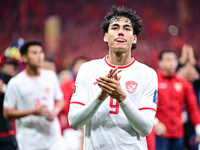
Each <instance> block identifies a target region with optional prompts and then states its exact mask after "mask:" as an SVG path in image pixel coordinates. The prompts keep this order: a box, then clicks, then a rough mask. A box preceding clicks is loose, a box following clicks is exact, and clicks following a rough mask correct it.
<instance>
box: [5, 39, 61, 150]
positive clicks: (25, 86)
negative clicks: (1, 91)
mask: <svg viewBox="0 0 200 150" xmlns="http://www.w3.org/2000/svg"><path fill="white" fill-rule="evenodd" d="M20 53H21V56H22V61H23V62H24V63H25V65H26V68H25V70H23V71H22V72H20V73H19V74H18V75H16V76H15V77H13V78H12V79H11V80H10V82H9V83H8V86H7V89H6V93H5V98H4V116H5V118H7V119H16V126H17V141H18V146H19V149H20V150H36V149H38V150H63V146H64V145H63V142H62V136H61V132H60V125H59V122H58V119H57V115H58V113H59V112H60V110H61V109H62V107H63V94H62V92H61V90H60V86H59V83H58V79H57V77H56V74H55V73H54V72H53V71H49V70H43V69H40V67H41V65H42V63H43V60H44V53H43V50H42V46H41V43H40V42H39V41H36V40H30V41H27V42H26V43H25V44H24V45H23V46H22V47H21V48H20Z"/></svg>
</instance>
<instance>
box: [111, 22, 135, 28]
mask: <svg viewBox="0 0 200 150" xmlns="http://www.w3.org/2000/svg"><path fill="white" fill-rule="evenodd" d="M112 26H117V27H119V24H117V23H114V24H111V27H112ZM123 27H130V28H131V27H132V25H131V24H124V25H123Z"/></svg>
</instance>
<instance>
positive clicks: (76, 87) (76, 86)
mask: <svg viewBox="0 0 200 150" xmlns="http://www.w3.org/2000/svg"><path fill="white" fill-rule="evenodd" d="M77 92H78V83H76V84H75V85H74V92H73V95H76V94H77Z"/></svg>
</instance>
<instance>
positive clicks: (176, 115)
mask: <svg viewBox="0 0 200 150" xmlns="http://www.w3.org/2000/svg"><path fill="white" fill-rule="evenodd" d="M177 65H178V59H177V56H176V54H175V52H174V51H172V50H164V51H162V52H161V53H160V55H159V67H160V70H159V71H158V72H157V75H158V109H157V113H156V117H157V119H155V120H157V121H156V122H155V127H154V129H155V134H156V150H176V149H178V150H183V149H184V148H183V145H184V143H183V135H184V126H183V121H182V117H181V115H182V111H183V106H184V105H185V104H186V107H187V111H188V113H189V115H190V119H191V122H192V124H193V126H194V127H195V131H196V138H195V142H197V143H198V142H200V116H199V110H198V104H197V99H196V96H195V93H194V90H193V87H192V86H191V84H190V83H189V82H188V81H187V80H186V79H184V78H181V77H180V76H178V75H177V74H176V68H177ZM194 144H195V143H194Z"/></svg>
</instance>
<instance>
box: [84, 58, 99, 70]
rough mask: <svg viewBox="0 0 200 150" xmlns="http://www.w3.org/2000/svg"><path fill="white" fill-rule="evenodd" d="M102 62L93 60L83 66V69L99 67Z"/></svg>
mask: <svg viewBox="0 0 200 150" xmlns="http://www.w3.org/2000/svg"><path fill="white" fill-rule="evenodd" d="M101 62H102V59H94V60H91V61H87V62H85V63H83V64H82V66H81V68H83V67H84V68H90V67H92V66H94V65H99V63H101Z"/></svg>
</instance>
